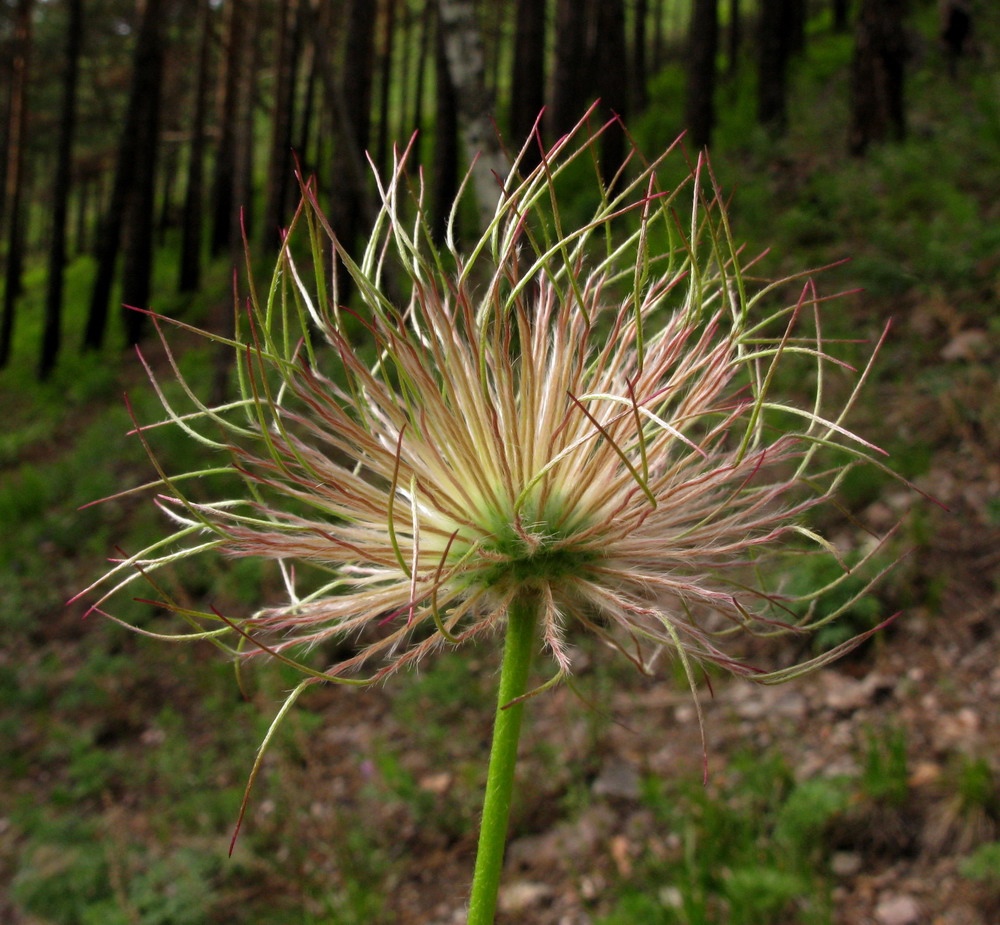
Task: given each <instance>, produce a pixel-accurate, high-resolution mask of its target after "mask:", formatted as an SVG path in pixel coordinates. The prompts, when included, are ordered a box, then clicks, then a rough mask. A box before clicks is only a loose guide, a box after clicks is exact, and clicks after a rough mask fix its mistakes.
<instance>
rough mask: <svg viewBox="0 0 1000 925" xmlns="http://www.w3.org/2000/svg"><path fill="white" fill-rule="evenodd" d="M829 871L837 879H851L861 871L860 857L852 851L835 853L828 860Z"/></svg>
mask: <svg viewBox="0 0 1000 925" xmlns="http://www.w3.org/2000/svg"><path fill="white" fill-rule="evenodd" d="M830 870H832V871H833V873H834V874H835V875H836V876H838V877H853V876H854V875H855V874H856V873H857V872H858V871H859V870H861V855H860V854H855V853H854V852H853V851H835V852H834V854H833V857H832V858H830Z"/></svg>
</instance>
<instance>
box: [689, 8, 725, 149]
mask: <svg viewBox="0 0 1000 925" xmlns="http://www.w3.org/2000/svg"><path fill="white" fill-rule="evenodd" d="M718 42H719V17H718V7H717V5H716V0H694V8H693V10H692V13H691V24H690V27H689V30H688V55H689V57H688V73H687V105H686V116H687V119H686V121H687V127H688V132H689V133H690V135H689V136H688V137H689V139H690V142H691V144H692V145H693V146H694V147H695V148H696V149H700V148H705V147H707V146H708V145H709V144H710V143H711V141H712V129H713V128H714V126H715V100H714V97H715V56H716V51H717V48H718Z"/></svg>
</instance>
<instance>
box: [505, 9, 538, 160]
mask: <svg viewBox="0 0 1000 925" xmlns="http://www.w3.org/2000/svg"><path fill="white" fill-rule="evenodd" d="M510 83H511V90H510V134H511V146H512V147H513V148H514V149H517V148H520V146H521V145H522V144H523V143H524V142H525V140H526V139H527V138H528V135H529V134H530V133H531V129H532V127H533V126H534V124H535V120H537V119H538V116H539V114H540V113H541V111H542V107H543V106H544V105H545V0H517V9H516V13H515V19H514V67H513V72H512V73H511V82H510ZM527 153H528V160H527V161H525V162H523V168H524V169H527V170H530V169H531V168H532V167H534V166H535V164H536V163H538V148H537V147H536V146H534V145H532V146H530V147H529V149H528V152H527Z"/></svg>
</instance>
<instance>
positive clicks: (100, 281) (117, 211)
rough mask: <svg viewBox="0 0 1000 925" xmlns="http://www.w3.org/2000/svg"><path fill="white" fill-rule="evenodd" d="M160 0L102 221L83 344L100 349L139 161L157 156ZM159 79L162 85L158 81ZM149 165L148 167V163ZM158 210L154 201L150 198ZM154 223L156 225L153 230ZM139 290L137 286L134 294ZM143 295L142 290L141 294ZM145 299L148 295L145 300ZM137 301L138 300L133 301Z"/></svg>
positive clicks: (137, 64) (136, 74)
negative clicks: (152, 146)
mask: <svg viewBox="0 0 1000 925" xmlns="http://www.w3.org/2000/svg"><path fill="white" fill-rule="evenodd" d="M161 15H162V14H161V3H160V0H147V4H146V8H145V11H144V12H143V15H142V21H141V23H140V25H139V34H138V37H137V39H136V45H135V54H134V61H133V65H132V84H131V87H130V89H129V100H128V107H127V109H126V111H125V121H124V124H123V126H122V134H121V140H120V141H119V144H118V160H117V165H116V167H115V177H114V184H113V186H112V188H111V200H110V203H109V205H108V209H107V211H106V212H105V214H104V219H103V221H102V222H101V231H100V241H99V243H98V253H97V276H96V278H95V280H94V288H93V290H92V292H91V299H90V311H89V313H88V315H87V326H86V329H85V330H84V339H83V347H84V349H86V350H96V349H98V348H100V347H101V345H102V344H103V343H104V333H105V328H106V327H107V318H108V302H109V301H110V299H111V286H112V283H113V281H114V274H115V264H116V263H117V260H118V251H119V249H120V247H121V240H122V226H123V224H124V222H123V218H124V217H125V216H126V214H134V211H135V210H134V209H133V208H132V200H133V199H134V198H135V197H134V193H135V192H136V189H137V186H138V183H137V180H138V175H139V167H140V165H139V161H140V159H141V158H142V157H144V156H146V155H147V153H148V154H149V156H154V155H155V151H151V152H147V151H145V150H144V149H143V147H142V145H143V143H144V142H145V143H146V144H148V143H149V142H148V138H149V133H150V128H151V127H152V126H151V124H150V123H151V121H152V122H154V123H155V120H156V113H155V112H154V113H153V114H152V115H150V114H149V109H150V108H151V107H152V108H154V109H155V108H157V107H158V96H159V83H158V82H159V72H160V60H161V57H162V52H161V49H160V31H159V26H160V17H161ZM154 78H155V80H156V84H155V85H154V84H153V79H154ZM144 169H146V170H148V166H145V167H144ZM148 176H149V177H150V178H151V177H152V173H151V172H149V174H148ZM149 212H150V213H152V202H150V203H149ZM151 232H152V228H150V233H151ZM139 251H140V248H139V247H135V248H134V249H133V252H132V267H131V269H132V272H133V273H134V274H136V276H138V274H139V273H140V271H141V267H140V264H141V254H140V252H139ZM135 292H136V289H135V286H134V285H133V296H134V294H135ZM138 294H139V295H141V294H142V293H141V290H140V291H139V293H138ZM143 301H145V300H143ZM133 304H134V303H133Z"/></svg>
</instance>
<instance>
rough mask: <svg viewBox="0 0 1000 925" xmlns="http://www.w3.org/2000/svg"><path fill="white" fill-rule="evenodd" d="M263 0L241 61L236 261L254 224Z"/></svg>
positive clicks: (250, 18) (254, 6)
mask: <svg viewBox="0 0 1000 925" xmlns="http://www.w3.org/2000/svg"><path fill="white" fill-rule="evenodd" d="M260 21H261V0H249V4H248V8H247V16H246V22H245V23H244V28H245V30H246V31H245V36H246V45H245V47H244V53H243V57H242V59H241V61H240V65H241V66H240V80H239V83H240V91H239V117H238V118H237V121H236V165H235V172H234V175H233V196H234V200H235V201H234V202H233V207H234V208H233V216H234V221H235V226H234V230H233V235H234V237H233V239H232V240H231V241H230V247H231V251H230V255H231V257H232V259H233V262H234V263H237V262H239V260H240V258H241V256H242V254H243V233H244V230H245V232H246V235H247V237H248V238H249V239H252V237H253V234H252V229H253V227H254V219H255V215H254V188H253V172H254V163H255V155H256V145H255V141H256V137H257V136H256V133H255V131H254V112H255V109H256V105H257V85H258V80H257V77H258V74H259V72H260V68H259V67H258V63H257V62H258V55H259V52H260V38H261V25H260Z"/></svg>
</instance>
